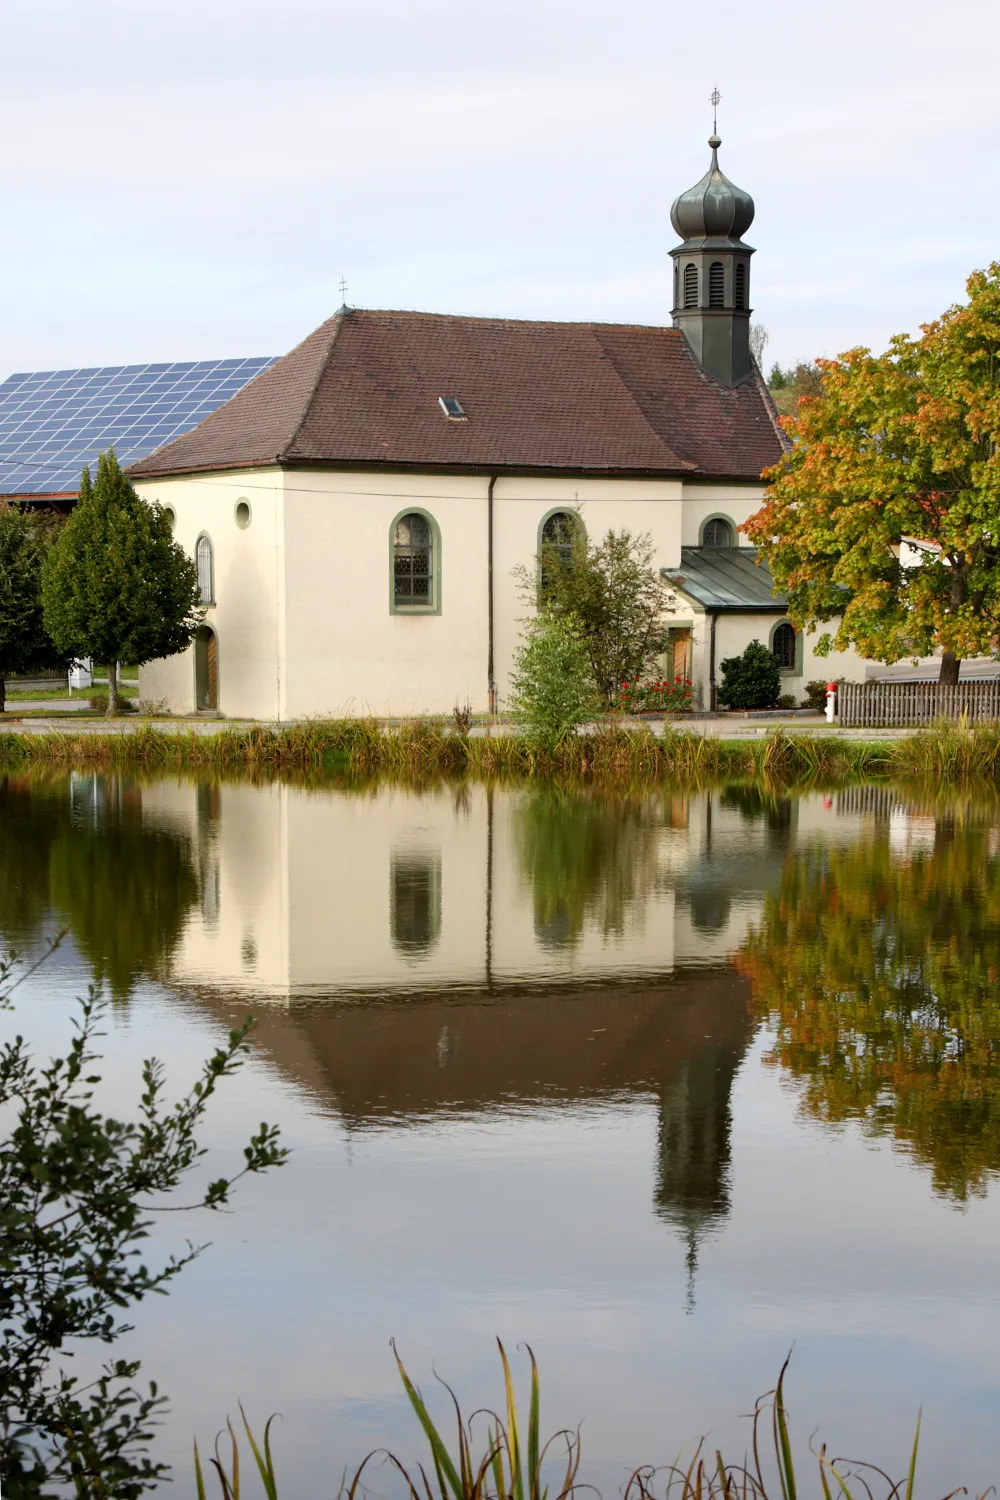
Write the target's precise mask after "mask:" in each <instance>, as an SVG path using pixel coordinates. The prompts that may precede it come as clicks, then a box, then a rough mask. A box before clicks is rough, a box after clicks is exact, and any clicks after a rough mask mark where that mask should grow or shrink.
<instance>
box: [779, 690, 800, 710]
mask: <svg viewBox="0 0 1000 1500" xmlns="http://www.w3.org/2000/svg"><path fill="white" fill-rule="evenodd" d="M798 706H799V705H798V702H797V700H796V697H795V694H794V693H782V695H781V697H780V698H779V699H778V707H779V708H798Z"/></svg>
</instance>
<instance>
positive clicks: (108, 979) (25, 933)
mask: <svg viewBox="0 0 1000 1500" xmlns="http://www.w3.org/2000/svg"><path fill="white" fill-rule="evenodd" d="M90 790H91V791H92V792H93V794H94V796H95V807H94V809H93V815H88V816H87V817H85V818H83V819H80V818H76V819H74V817H73V809H72V807H71V804H70V799H69V790H68V788H67V786H66V784H65V783H62V784H59V785H57V786H56V787H51V788H46V787H45V786H35V787H27V786H25V785H24V783H23V782H22V781H18V780H14V779H12V778H9V777H0V936H2V937H3V938H4V939H6V940H8V941H10V942H11V943H14V944H18V945H20V944H25V945H26V944H28V943H30V942H34V941H37V939H38V937H39V933H40V928H41V924H42V923H43V922H45V921H46V920H47V919H50V914H53V913H54V914H55V919H56V920H57V921H60V922H65V923H67V924H68V926H69V928H70V930H71V931H72V934H73V940H74V942H75V944H76V946H77V947H78V948H79V950H80V951H81V953H82V954H83V955H84V957H85V958H86V959H87V961H88V963H89V964H90V967H91V972H92V974H93V977H94V979H95V981H96V982H97V983H98V984H100V985H107V986H108V988H109V989H110V991H111V994H112V996H113V998H114V999H115V1000H124V999H127V998H128V996H129V995H130V994H131V992H132V988H133V986H134V985H135V983H136V981H137V980H138V979H139V978H141V977H142V976H143V975H155V974H158V973H160V972H162V968H163V965H164V964H165V962H166V961H167V960H168V959H169V957H170V955H171V953H172V952H173V949H174V946H175V945H176V943H177V941H178V939H179V937H180V935H181V932H182V930H183V927H184V923H185V921H186V920H187V917H188V914H189V912H190V911H191V910H192V908H193V907H194V906H195V905H196V903H197V901H198V899H199V894H200V891H201V878H200V877H199V871H198V869H197V867H196V862H195V857H194V852H193V850H192V847H191V840H190V839H189V838H187V837H186V836H185V835H184V834H182V833H180V832H178V831H177V830H176V829H174V828H172V827H169V826H167V827H158V826H157V825H156V823H155V822H153V821H151V820H150V818H149V817H148V815H146V816H144V814H143V808H142V802H141V791H140V789H139V788H138V787H136V786H135V784H134V783H130V782H129V781H127V780H125V779H123V778H119V777H117V776H101V777H95V778H94V781H93V782H92V783H91V788H90ZM98 807H99V809H100V811H99V815H98V811H97V809H98ZM89 813H90V810H88V814H89ZM203 878H209V879H210V878H211V872H210V871H208V872H206V873H205V876H204V877H203Z"/></svg>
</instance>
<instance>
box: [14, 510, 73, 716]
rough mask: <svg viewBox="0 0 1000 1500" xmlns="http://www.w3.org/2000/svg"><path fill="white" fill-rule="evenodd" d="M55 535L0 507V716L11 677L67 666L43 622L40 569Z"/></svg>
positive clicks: (42, 521)
mask: <svg viewBox="0 0 1000 1500" xmlns="http://www.w3.org/2000/svg"><path fill="white" fill-rule="evenodd" d="M53 534H54V533H53V528H52V525H51V524H50V523H49V521H48V519H47V518H43V517H39V516H36V515H33V514H29V513H27V512H25V511H21V510H18V509H17V508H16V507H15V506H13V505H7V504H5V503H3V502H0V713H3V711H4V708H5V705H6V698H7V677H8V676H9V675H10V673H12V672H36V671H44V670H46V669H52V668H56V667H61V666H65V665H66V660H65V657H63V656H61V655H60V653H59V652H58V651H57V650H56V648H55V646H54V645H53V643H52V640H51V638H50V636H49V634H48V632H47V631H46V629H45V625H44V622H43V618H42V565H43V563H44V561H45V553H46V551H47V549H48V546H49V544H50V542H51V539H52V536H53Z"/></svg>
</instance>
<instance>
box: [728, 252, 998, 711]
mask: <svg viewBox="0 0 1000 1500" xmlns="http://www.w3.org/2000/svg"><path fill="white" fill-rule="evenodd" d="M819 369H820V374H821V385H822V391H821V395H820V396H818V397H815V396H814V397H812V398H810V399H805V400H803V401H801V402H800V404H799V406H798V408H797V410H796V412H795V414H794V415H793V416H789V417H787V418H786V419H785V424H784V425H785V427H786V430H787V432H788V434H789V436H790V438H791V440H792V442H791V448H790V451H789V452H788V453H787V454H786V455H785V456H784V458H783V459H782V460H781V461H780V462H779V463H778V464H776V465H774V467H773V468H772V469H770V470H769V471H768V472H767V476H766V477H767V478H768V480H769V487H768V490H767V492H766V495H765V503H764V506H763V508H762V509H761V510H760V511H758V513H757V514H756V515H755V516H754V517H752V518H751V520H750V521H749V522H748V523H747V525H746V528H745V529H746V532H747V535H748V536H749V537H750V539H751V541H753V542H755V543H756V544H757V546H758V547H759V548H760V549H761V551H762V553H763V555H764V557H765V559H766V561H767V564H768V566H769V568H770V571H771V574H772V576H773V578H774V581H775V585H776V587H777V588H778V589H780V590H781V591H782V592H783V593H785V594H786V596H787V598H788V612H789V617H790V618H791V619H792V620H793V622H794V624H795V625H796V627H797V628H802V627H805V626H815V625H817V624H819V623H821V622H832V621H834V620H836V621H837V622H838V623H837V626H836V631H835V634H834V635H833V637H832V640H831V637H830V636H826V637H821V638H820V641H819V642H818V649H820V650H822V649H824V648H825V647H828V646H830V645H833V646H834V647H835V648H837V649H842V650H846V649H847V648H848V647H851V646H853V647H855V648H856V649H857V650H858V651H859V652H861V654H862V655H864V656H867V657H870V658H872V659H873V660H876V661H884V662H892V661H899V660H901V659H904V658H907V657H920V656H927V655H930V654H932V653H934V652H936V651H940V652H941V653H942V665H941V674H942V681H946V682H955V681H957V680H958V662H959V661H960V660H961V659H962V658H963V657H968V656H973V655H979V654H984V655H995V654H996V650H997V635H998V631H1000V262H996V263H995V264H993V265H991V266H989V267H988V268H987V269H986V270H985V271H976V272H974V273H973V275H972V276H970V278H969V281H968V301H967V302H966V303H964V304H961V305H958V306H955V307H952V308H950V309H949V310H948V311H947V312H946V313H945V314H944V316H943V317H941V318H940V319H938V320H937V321H936V322H934V323H928V324H926V325H924V327H923V329H922V331H921V333H920V335H919V337H917V338H911V337H909V336H908V335H906V334H899V335H897V336H896V337H895V338H893V339H892V340H891V341H890V345H889V349H888V350H887V352H886V353H884V354H881V355H873V354H872V353H871V352H870V351H869V350H867V349H852V350H849V351H848V352H847V353H846V354H844V355H842V356H841V357H840V358H839V359H836V360H821V361H820V362H819ZM914 543H916V544H918V549H917V550H918V552H919V558H920V560H919V561H916V560H915V559H914V557H913V554H912V550H911V547H912V544H914Z"/></svg>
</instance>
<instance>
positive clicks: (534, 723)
mask: <svg viewBox="0 0 1000 1500" xmlns="http://www.w3.org/2000/svg"><path fill="white" fill-rule="evenodd" d="M510 681H511V694H510V703H509V707H510V711H511V713H512V714H514V716H515V717H516V718H517V719H518V720H519V721H520V723H521V724H522V725H523V728H524V733H525V735H526V736H527V738H528V740H529V741H530V742H531V743H532V744H533V745H535V746H537V747H538V748H539V749H541V750H548V751H552V750H556V749H557V748H558V747H559V746H560V745H561V744H562V743H563V741H564V740H566V739H568V738H569V736H570V735H573V734H575V733H576V731H577V730H578V729H579V727H580V725H581V724H585V723H586V722H587V720H588V719H590V718H592V717H593V715H594V714H595V713H596V712H597V711H598V709H599V704H598V701H597V696H596V694H595V692H594V686H593V680H592V678H591V675H590V662H589V660H588V654H587V648H586V645H585V643H584V639H583V634H582V631H581V630H580V627H579V625H578V624H577V621H576V619H575V617H574V616H571V615H567V614H555V613H553V612H552V611H551V610H545V611H543V613H542V614H540V615H539V616H538V617H537V619H534V620H532V621H531V622H530V623H529V624H528V626H527V628H526V630H525V632H524V636H523V643H522V645H521V646H520V647H519V648H518V650H517V653H516V654H515V657H514V669H513V671H512V673H511V679H510Z"/></svg>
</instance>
